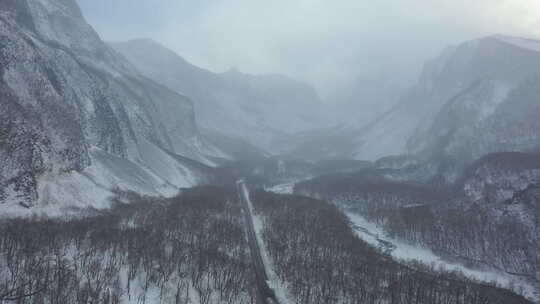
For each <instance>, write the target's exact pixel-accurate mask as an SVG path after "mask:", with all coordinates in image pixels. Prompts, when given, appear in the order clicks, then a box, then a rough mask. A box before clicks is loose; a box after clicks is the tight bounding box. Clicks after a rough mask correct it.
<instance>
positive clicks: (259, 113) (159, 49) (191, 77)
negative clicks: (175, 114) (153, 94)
mask: <svg viewBox="0 0 540 304" xmlns="http://www.w3.org/2000/svg"><path fill="white" fill-rule="evenodd" d="M111 45H112V46H113V47H114V48H115V49H116V50H117V51H119V52H120V53H122V54H123V55H124V56H125V57H126V58H127V59H128V60H129V61H130V62H131V63H132V64H133V65H134V66H135V67H137V69H138V70H139V71H140V72H141V73H142V74H143V75H145V76H146V77H148V78H151V79H153V80H155V81H157V82H159V83H161V84H163V85H165V86H167V87H168V88H170V89H172V90H174V91H176V92H179V93H182V94H184V95H186V96H189V97H190V98H191V99H192V100H193V101H194V103H195V110H196V113H197V121H198V122H199V124H200V125H201V127H202V128H205V129H210V130H213V131H219V132H220V133H223V134H225V135H227V136H231V137H237V138H242V139H244V140H247V141H249V142H251V143H252V144H254V145H256V146H258V147H261V148H263V149H265V150H267V151H270V152H276V151H278V150H279V147H277V145H276V143H275V139H276V138H280V137H283V136H286V135H290V134H294V133H296V132H302V131H307V130H310V129H314V128H318V127H321V126H324V125H325V123H326V121H325V119H324V118H325V116H324V115H323V113H322V112H323V111H322V102H321V100H320V98H319V97H318V95H317V93H316V92H315V90H314V89H313V88H312V87H310V86H308V85H307V84H304V83H302V82H298V81H295V80H292V79H290V78H287V77H285V76H281V75H260V76H256V75H248V74H244V73H241V72H239V71H238V70H236V69H231V70H229V71H227V72H225V73H212V72H210V71H208V70H204V69H201V68H199V67H196V66H194V65H192V64H190V63H189V62H187V61H186V60H184V59H183V58H182V57H180V56H179V55H177V54H176V53H174V52H173V51H171V50H169V49H167V48H166V47H164V46H162V45H160V44H158V43H157V42H155V41H153V40H149V39H138V40H132V41H128V42H123V43H113V44H111Z"/></svg>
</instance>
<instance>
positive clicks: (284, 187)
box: [265, 182, 296, 194]
mask: <svg viewBox="0 0 540 304" xmlns="http://www.w3.org/2000/svg"><path fill="white" fill-rule="evenodd" d="M295 184H296V182H288V183H284V184H278V185H275V186H272V187H270V188H266V189H265V191H268V192H274V193H276V194H293V190H294V185H295Z"/></svg>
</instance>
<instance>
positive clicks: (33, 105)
mask: <svg viewBox="0 0 540 304" xmlns="http://www.w3.org/2000/svg"><path fill="white" fill-rule="evenodd" d="M224 157H228V156H227V155H225V154H223V153H222V152H221V151H220V150H219V149H218V148H216V147H215V146H213V145H212V144H210V143H208V142H207V141H206V140H205V139H204V138H203V137H202V136H201V135H200V134H199V131H198V128H197V125H196V123H195V116H194V109H193V104H192V103H191V101H190V100H189V99H188V98H186V97H184V96H181V95H179V94H178V93H175V92H173V91H171V90H168V89H166V88H165V87H163V86H161V85H159V84H157V83H155V82H153V81H151V80H149V79H147V78H144V77H142V76H140V75H139V74H138V72H137V71H136V70H135V68H134V67H132V66H131V64H130V63H129V62H128V61H126V60H125V59H124V58H123V57H122V56H120V55H118V54H117V53H116V52H115V51H114V50H113V49H112V48H110V47H109V46H108V45H107V44H105V43H104V42H102V41H101V40H100V38H99V36H98V35H97V34H96V32H95V31H94V30H93V29H92V28H91V27H90V26H89V25H88V24H87V23H86V22H85V20H84V18H83V16H82V14H81V12H80V10H79V7H78V5H77V4H76V2H75V0H2V1H0V208H2V210H3V212H4V211H5V212H8V211H9V210H12V211H13V210H16V209H17V208H20V206H24V207H27V208H30V207H43V208H48V209H51V210H57V209H58V206H59V205H58V204H60V203H61V205H63V206H70V207H88V206H93V207H100V206H105V205H104V204H105V203H106V200H107V198H108V197H109V196H110V195H111V192H110V191H111V190H114V189H123V190H133V191H137V192H140V193H143V194H151V195H172V194H175V193H176V192H177V191H178V190H179V188H181V187H187V186H192V185H194V184H197V183H200V182H201V181H202V180H204V178H205V172H204V171H205V169H204V168H207V166H212V165H213V161H212V160H213V159H216V158H224ZM190 159H193V160H194V161H192V160H190ZM197 162H200V164H199V163H197ZM208 168H209V167H208ZM20 209H22V208H20ZM34 209H36V208H34Z"/></svg>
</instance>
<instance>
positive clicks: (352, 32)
mask: <svg viewBox="0 0 540 304" xmlns="http://www.w3.org/2000/svg"><path fill="white" fill-rule="evenodd" d="M79 2H80V3H81V6H82V8H83V12H84V13H85V15H86V16H87V17H88V19H89V22H90V23H91V24H92V25H94V26H95V27H96V28H97V30H98V31H99V32H100V34H102V36H103V37H104V38H105V39H108V40H125V39H130V38H135V37H141V36H145V37H151V38H154V39H156V40H158V41H160V42H162V43H164V44H165V45H167V46H169V47H171V48H172V49H174V50H175V51H177V52H178V53H179V54H181V55H182V56H184V57H185V58H186V59H188V60H190V61H192V62H193V63H195V64H197V65H200V66H203V67H205V68H208V69H211V70H214V71H224V70H226V69H228V68H230V67H232V66H235V67H237V68H239V69H240V70H242V71H245V72H250V73H284V74H288V75H291V76H293V77H295V78H298V79H302V80H305V81H308V82H310V83H312V84H314V85H316V86H317V88H318V89H319V90H320V91H321V92H323V93H325V92H328V91H330V90H331V89H333V88H335V87H339V86H340V85H343V84H344V83H346V82H348V81H350V80H351V79H353V78H354V77H356V76H358V75H363V74H367V73H378V72H380V71H387V72H392V73H394V74H395V77H396V79H397V80H398V81H401V82H404V83H406V82H412V80H413V79H414V78H415V77H416V75H417V73H418V71H419V70H420V68H421V65H422V63H423V62H424V61H425V60H426V59H429V58H430V57H433V56H435V55H437V53H438V52H439V51H440V50H441V49H442V48H444V47H445V46H446V45H448V44H455V43H459V42H461V41H463V40H468V39H473V38H476V37H480V36H484V35H490V34H494V33H504V34H511V35H520V36H529V37H536V36H540V19H539V17H538V16H540V2H538V1H536V0H475V1H470V0H380V1H362V0H339V1H329V0H273V1H266V0H196V1H195V0H192V1H187V0H183V1H174V0H115V1H110V0H79Z"/></svg>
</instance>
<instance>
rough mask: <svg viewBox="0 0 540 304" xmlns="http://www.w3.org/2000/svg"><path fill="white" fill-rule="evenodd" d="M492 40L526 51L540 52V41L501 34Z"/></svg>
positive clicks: (494, 36)
mask: <svg viewBox="0 0 540 304" xmlns="http://www.w3.org/2000/svg"><path fill="white" fill-rule="evenodd" d="M492 38H493V39H496V40H499V41H501V42H504V43H508V44H511V45H513V46H517V47H519V48H522V49H526V50H530V51H534V52H540V40H536V39H530V38H521V37H514V36H507V35H500V34H498V35H493V36H492Z"/></svg>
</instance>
